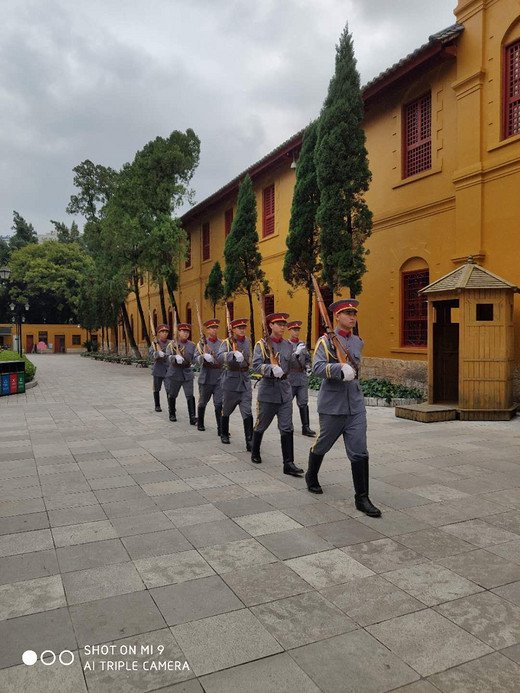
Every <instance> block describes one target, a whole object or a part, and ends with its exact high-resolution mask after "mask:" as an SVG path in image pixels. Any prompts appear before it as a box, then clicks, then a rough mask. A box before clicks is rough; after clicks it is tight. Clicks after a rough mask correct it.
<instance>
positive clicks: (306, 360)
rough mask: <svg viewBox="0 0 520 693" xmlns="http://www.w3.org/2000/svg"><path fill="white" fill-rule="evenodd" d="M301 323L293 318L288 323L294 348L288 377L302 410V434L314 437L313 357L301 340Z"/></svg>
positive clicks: (299, 407) (293, 394) (293, 393)
mask: <svg viewBox="0 0 520 693" xmlns="http://www.w3.org/2000/svg"><path fill="white" fill-rule="evenodd" d="M301 324H302V321H301V320H291V321H290V322H288V323H287V329H288V330H289V340H290V343H291V345H292V348H293V355H292V358H291V370H290V372H289V376H288V379H289V382H290V383H291V388H292V396H293V399H294V398H295V397H296V404H297V405H298V409H299V410H300V419H301V422H302V435H304V436H308V437H309V438H314V436H315V435H316V433H315V431H312V430H311V428H310V426H309V389H308V388H309V376H308V375H307V370H308V368H309V367H310V365H311V357H310V355H309V352H308V351H307V348H306V346H305V343H304V342H301V341H300V327H301Z"/></svg>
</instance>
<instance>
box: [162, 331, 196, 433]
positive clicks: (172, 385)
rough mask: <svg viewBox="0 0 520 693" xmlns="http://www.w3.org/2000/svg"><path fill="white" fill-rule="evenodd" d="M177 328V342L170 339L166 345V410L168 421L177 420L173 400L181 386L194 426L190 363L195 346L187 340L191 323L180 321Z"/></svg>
mask: <svg viewBox="0 0 520 693" xmlns="http://www.w3.org/2000/svg"><path fill="white" fill-rule="evenodd" d="M177 329H178V332H179V339H178V342H177V343H175V342H174V341H173V340H172V341H171V342H170V344H169V345H168V351H169V354H170V356H169V358H170V366H169V368H168V372H167V374H166V380H165V385H166V392H167V393H168V411H169V414H170V421H177V415H176V411H175V401H176V399H177V395H178V394H179V390H180V389H181V386H182V388H183V390H184V394H185V396H186V402H187V404H188V414H189V417H190V424H191V425H192V426H194V425H195V424H196V423H197V417H196V416H195V397H194V396H193V369H192V363H193V356H194V354H195V348H196V347H195V344H194V343H193V342H191V341H190V340H189V336H190V330H191V325H188V323H185V322H182V323H180V324H179V325H178V328H177ZM174 336H175V335H174Z"/></svg>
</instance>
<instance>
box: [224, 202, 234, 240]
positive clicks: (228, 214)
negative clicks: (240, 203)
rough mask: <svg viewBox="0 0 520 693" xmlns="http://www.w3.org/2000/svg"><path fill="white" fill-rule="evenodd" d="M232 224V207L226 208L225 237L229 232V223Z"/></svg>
mask: <svg viewBox="0 0 520 693" xmlns="http://www.w3.org/2000/svg"><path fill="white" fill-rule="evenodd" d="M232 224H233V207H231V209H226V211H225V213H224V230H225V231H224V237H225V238H227V237H228V236H229V234H230V233H231V225H232Z"/></svg>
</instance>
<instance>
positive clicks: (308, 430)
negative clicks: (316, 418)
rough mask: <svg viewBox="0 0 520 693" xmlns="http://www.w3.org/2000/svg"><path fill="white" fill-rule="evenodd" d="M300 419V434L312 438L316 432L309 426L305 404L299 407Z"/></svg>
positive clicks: (307, 409)
mask: <svg viewBox="0 0 520 693" xmlns="http://www.w3.org/2000/svg"><path fill="white" fill-rule="evenodd" d="M300 419H301V421H302V436H308V437H309V438H314V436H315V435H316V432H315V431H313V430H311V428H310V427H309V407H308V406H307V405H305V406H304V407H300Z"/></svg>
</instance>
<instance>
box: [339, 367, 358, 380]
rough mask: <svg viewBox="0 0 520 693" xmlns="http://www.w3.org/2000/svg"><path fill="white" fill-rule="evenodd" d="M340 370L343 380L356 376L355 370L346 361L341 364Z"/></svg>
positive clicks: (352, 378)
mask: <svg viewBox="0 0 520 693" xmlns="http://www.w3.org/2000/svg"><path fill="white" fill-rule="evenodd" d="M341 372H342V373H343V380H354V378H355V377H356V371H355V370H354V369H353V368H352V366H349V364H348V363H344V364H343V366H341Z"/></svg>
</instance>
